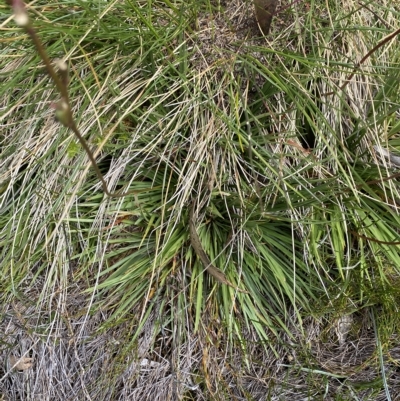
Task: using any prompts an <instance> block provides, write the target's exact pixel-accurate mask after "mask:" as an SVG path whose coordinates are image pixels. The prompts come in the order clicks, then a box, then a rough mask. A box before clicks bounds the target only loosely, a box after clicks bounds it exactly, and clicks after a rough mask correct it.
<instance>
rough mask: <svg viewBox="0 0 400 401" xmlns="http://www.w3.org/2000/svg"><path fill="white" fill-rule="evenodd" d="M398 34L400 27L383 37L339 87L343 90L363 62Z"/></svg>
mask: <svg viewBox="0 0 400 401" xmlns="http://www.w3.org/2000/svg"><path fill="white" fill-rule="evenodd" d="M398 34H400V28H399V29H396V30H395V31H394V32H392V33H391V34H389V35H388V36H386V37H385V38H383V39H382V40H381V41H380V42H379V43H378V44H377V45H376V46H375V47H373V48H372V49H371V50H370V51H369V52H368V53H367V54H366V55H365V56H364V57H363V58H362V59H361V60H360V61H359V62H358V63H357V64H356V65H355V66H354V68H353V72H352V73H351V74H350V75H349V76H348V77H347V78H346V82H345V83H344V84H343V85H342V86H340V87H339V90H340V91H342V90H343V89H344V88H345V87H346V86H347V85H348V84H349V83H350V80H351V79H352V78H353V77H354V75H355V74H356V72H357V70H359V69H360V67H361V64H363V63H364V62H365V61H366V60H367V59H368V58H369V57H370V56H371V55H372V54H373V53H375V52H376V51H377V50H378V49H379V48H381V47H382V46H383V45H385V44H386V43H388V42H389V41H391V40H392V39H393V38H395V37H396V36H397V35H398ZM335 93H337V92H336V91H332V92H327V93H323V94H322V95H321V96H330V95H334V94H335Z"/></svg>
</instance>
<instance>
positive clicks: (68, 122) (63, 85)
mask: <svg viewBox="0 0 400 401" xmlns="http://www.w3.org/2000/svg"><path fill="white" fill-rule="evenodd" d="M7 2H8V4H10V5H11V7H12V8H13V11H14V19H15V21H16V23H17V24H18V25H19V26H21V27H22V28H23V29H24V30H25V32H26V33H27V34H28V36H29V37H30V38H31V40H32V42H33V44H34V46H35V48H36V50H37V52H38V54H39V56H40V58H41V59H42V61H43V63H44V65H45V67H46V71H47V73H48V74H49V76H50V78H51V79H52V81H53V83H54V85H55V86H56V88H57V91H58V92H59V94H60V96H61V100H60V101H59V102H58V103H57V104H56V106H55V108H56V109H57V111H56V115H57V117H58V121H59V122H60V123H61V124H63V125H64V126H65V127H66V128H69V129H70V130H71V131H72V132H73V133H74V135H75V136H76V138H77V139H78V141H79V143H80V144H81V146H82V147H83V149H84V151H85V152H86V154H87V156H88V158H89V161H90V163H91V164H92V166H93V169H94V171H95V173H96V176H97V178H98V179H99V181H100V182H101V186H102V189H103V191H104V193H105V194H106V195H108V196H109V197H111V198H122V197H124V196H127V195H131V194H136V193H137V192H138V191H128V192H124V193H121V192H122V190H121V191H119V192H110V190H109V189H108V186H107V183H106V180H105V179H104V177H103V174H102V173H101V171H100V169H99V167H98V165H97V162H96V159H95V157H94V156H93V153H92V151H91V150H90V148H89V145H88V144H87V142H86V140H85V138H84V137H83V136H82V134H81V133H80V131H79V128H78V127H77V125H76V123H75V119H74V116H73V113H72V108H71V104H70V100H69V95H68V87H67V85H68V67H67V65H66V63H64V62H59V63H58V66H59V69H60V75H58V74H57V72H56V70H55V69H54V67H53V65H52V63H51V61H50V59H49V57H48V55H47V52H46V50H45V47H44V46H43V44H42V42H41V40H40V38H39V36H38V35H37V33H36V31H35V29H34V27H33V25H32V23H31V21H30V19H29V16H28V13H27V10H26V7H25V4H24V2H23V1H22V0H8V1H7ZM60 77H61V78H60Z"/></svg>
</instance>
